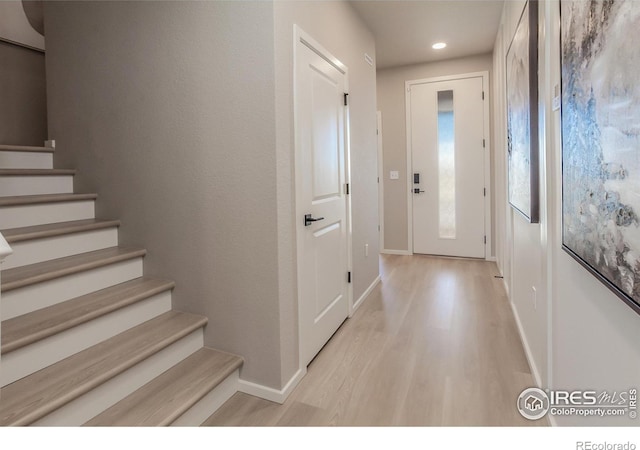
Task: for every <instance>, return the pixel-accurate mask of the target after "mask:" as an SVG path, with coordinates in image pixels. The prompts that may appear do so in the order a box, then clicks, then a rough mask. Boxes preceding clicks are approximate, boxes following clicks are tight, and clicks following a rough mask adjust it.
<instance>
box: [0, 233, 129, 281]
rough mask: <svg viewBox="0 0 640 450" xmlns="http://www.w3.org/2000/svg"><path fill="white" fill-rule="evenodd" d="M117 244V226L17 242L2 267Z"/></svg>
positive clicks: (21, 264) (17, 265)
mask: <svg viewBox="0 0 640 450" xmlns="http://www.w3.org/2000/svg"><path fill="white" fill-rule="evenodd" d="M117 246H118V229H117V228H116V227H113V228H105V229H102V230H94V231H86V232H82V233H73V234H66V235H63V236H54V237H49V238H44V239H34V240H32V241H22V242H16V243H14V244H11V248H12V249H13V254H12V255H11V257H10V258H7V259H6V260H5V262H4V263H3V265H2V268H3V270H6V269H11V268H13V267H20V266H26V265H29V264H35V263H39V262H42V261H49V260H51V259H56V258H64V257H65V256H71V255H78V254H80V253H86V252H92V251H94V250H102V249H104V248H109V247H117Z"/></svg>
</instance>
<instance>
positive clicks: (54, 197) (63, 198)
mask: <svg viewBox="0 0 640 450" xmlns="http://www.w3.org/2000/svg"><path fill="white" fill-rule="evenodd" d="M96 198H98V194H41V195H17V196H11V197H0V206H22V205H37V204H40V203H59V202H77V201H82V200H95V199H96Z"/></svg>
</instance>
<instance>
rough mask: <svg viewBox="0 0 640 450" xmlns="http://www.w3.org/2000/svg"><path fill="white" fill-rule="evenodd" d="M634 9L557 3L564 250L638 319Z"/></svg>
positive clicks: (616, 3) (620, 2)
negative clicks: (558, 5)
mask: <svg viewBox="0 0 640 450" xmlns="http://www.w3.org/2000/svg"><path fill="white" fill-rule="evenodd" d="M638 30H640V2H637V1H629V0H613V1H611V0H609V1H602V0H598V1H573V2H568V1H563V2H561V36H562V42H561V46H562V47H561V51H562V191H563V196H562V199H563V201H562V212H563V247H564V248H565V250H567V251H568V252H569V253H570V254H571V255H572V256H574V257H575V258H576V259H577V260H578V261H579V262H580V263H582V265H583V266H585V267H586V268H587V269H589V270H590V271H591V272H592V273H593V274H594V275H596V276H597V277H598V278H599V279H600V280H601V281H602V282H603V283H605V284H606V285H607V286H608V287H609V288H610V289H612V290H613V291H614V292H615V293H616V294H618V296H620V297H621V298H622V299H623V300H625V301H626V302H627V303H628V304H629V305H630V306H631V307H632V308H633V309H634V310H636V312H640V219H639V218H638V214H639V213H640V82H639V80H640V46H639V44H638V40H637V39H635V38H634V36H638Z"/></svg>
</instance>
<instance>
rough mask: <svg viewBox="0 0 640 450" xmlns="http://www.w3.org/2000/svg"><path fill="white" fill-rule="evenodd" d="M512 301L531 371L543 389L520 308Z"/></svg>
mask: <svg viewBox="0 0 640 450" xmlns="http://www.w3.org/2000/svg"><path fill="white" fill-rule="evenodd" d="M509 303H511V311H512V312H513V317H514V318H515V319H516V325H517V326H518V333H519V334H520V340H521V341H522V346H523V347H524V353H525V355H526V357H527V361H528V362H529V367H530V368H531V373H532V375H533V381H534V382H535V383H536V387H538V388H540V389H542V383H541V382H540V373H539V372H538V367H537V366H536V362H535V361H534V359H533V354H532V353H531V348H530V347H529V341H528V340H527V336H526V335H525V334H524V328H522V322H520V316H519V315H518V309H517V308H516V306H515V305H514V303H513V302H511V301H510V302H509Z"/></svg>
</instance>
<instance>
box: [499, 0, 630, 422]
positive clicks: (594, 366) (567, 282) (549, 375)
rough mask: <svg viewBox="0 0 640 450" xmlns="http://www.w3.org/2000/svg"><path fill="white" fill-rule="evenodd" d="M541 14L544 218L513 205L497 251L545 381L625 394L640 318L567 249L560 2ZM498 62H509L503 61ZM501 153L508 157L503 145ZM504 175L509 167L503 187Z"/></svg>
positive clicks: (507, 21)
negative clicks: (533, 291)
mask: <svg viewBox="0 0 640 450" xmlns="http://www.w3.org/2000/svg"><path fill="white" fill-rule="evenodd" d="M523 5H524V3H523V2H505V10H504V13H503V37H505V39H503V42H500V40H501V39H500V36H499V37H498V39H497V47H498V48H497V50H499V46H500V45H508V43H507V42H506V40H507V39H506V37H509V40H510V36H512V35H513V31H514V30H515V23H516V22H517V17H518V16H519V11H521V8H522V6H523ZM539 16H540V31H541V38H540V67H539V78H540V81H539V93H540V94H539V95H540V107H541V113H540V117H541V125H540V134H541V164H542V167H541V175H540V177H541V180H540V181H541V193H542V195H541V205H542V206H541V207H542V210H541V217H542V220H541V223H540V224H539V225H528V224H526V223H524V221H522V220H520V218H519V217H516V216H515V215H514V213H513V212H512V211H510V210H509V208H507V209H506V214H505V217H503V220H505V222H506V223H504V227H505V229H507V230H508V229H509V227H510V226H512V238H511V239H507V240H505V241H502V242H499V243H498V248H500V246H504V249H505V251H504V253H503V256H502V259H503V260H502V261H499V266H504V265H505V263H508V259H509V258H511V260H512V271H513V272H512V279H511V282H510V287H511V295H510V298H511V301H512V302H513V304H514V308H515V310H516V312H517V315H518V317H519V319H520V322H521V324H522V330H521V331H522V333H523V337H524V340H525V341H526V342H527V343H528V345H529V349H530V357H531V358H532V363H533V365H534V366H535V367H536V368H537V370H538V373H539V377H540V383H541V385H542V386H543V387H545V388H546V387H550V388H555V389H569V390H574V389H575V390H577V389H582V390H585V389H595V390H598V391H600V390H610V391H611V390H616V391H622V390H626V389H629V388H630V387H637V385H638V380H640V316H638V315H637V314H636V313H635V312H633V310H631V309H630V308H629V307H628V306H626V305H625V304H624V303H623V302H622V301H621V300H620V299H618V298H617V297H616V296H615V295H614V294H612V293H611V292H610V291H609V290H608V289H607V288H606V287H605V286H604V285H602V284H601V283H600V282H599V281H598V280H596V279H595V278H594V277H593V276H592V275H590V274H589V273H588V272H587V271H586V270H585V269H583V268H582V267H581V266H580V265H579V264H578V263H577V262H575V261H574V260H573V259H572V258H571V257H570V256H569V255H568V254H566V253H565V252H564V251H563V250H562V249H561V214H560V211H561V187H562V186H561V145H560V113H559V111H552V108H551V104H552V103H551V102H552V95H553V89H554V86H555V85H557V84H559V83H560V60H559V4H558V2H557V1H555V0H553V1H546V2H541V4H540V14H539ZM504 49H505V51H506V47H504ZM496 54H498V51H496ZM494 63H495V66H496V67H498V66H500V67H501V68H503V67H504V62H502V63H501V62H500V61H494ZM498 78H499V77H498ZM503 87H504V86H503ZM504 114H505V112H504V108H503V105H499V106H497V108H496V115H497V117H496V118H497V119H501V120H504ZM496 150H497V153H498V154H500V153H501V154H502V157H503V158H505V155H504V146H503V145H502V146H499V147H496ZM505 176H506V173H505V172H504V171H503V172H502V173H501V174H500V177H502V178H501V180H499V182H497V184H498V186H501V185H502V183H503V182H504V180H505ZM504 194H505V192H503V193H502V195H504ZM507 236H508V233H507ZM500 255H501V252H498V257H499V258H501V256H500ZM531 286H536V287H538V288H539V289H538V308H537V309H534V308H533V306H532V301H531V297H530V288H531ZM541 296H542V298H541ZM555 421H556V423H558V424H559V425H618V426H625V425H633V424H635V422H633V421H630V420H629V419H628V418H595V417H594V418H579V417H577V416H564V417H555Z"/></svg>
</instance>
